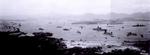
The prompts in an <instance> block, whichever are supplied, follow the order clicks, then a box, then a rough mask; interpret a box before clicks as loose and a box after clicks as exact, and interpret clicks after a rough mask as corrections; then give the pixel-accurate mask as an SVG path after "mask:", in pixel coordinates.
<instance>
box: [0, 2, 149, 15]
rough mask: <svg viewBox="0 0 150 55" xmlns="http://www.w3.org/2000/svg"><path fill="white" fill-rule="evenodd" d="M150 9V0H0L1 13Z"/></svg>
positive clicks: (62, 12)
mask: <svg viewBox="0 0 150 55" xmlns="http://www.w3.org/2000/svg"><path fill="white" fill-rule="evenodd" d="M145 11H150V0H0V12H1V13H0V14H1V15H49V14H86V13H91V14H108V13H110V12H116V13H134V12H145Z"/></svg>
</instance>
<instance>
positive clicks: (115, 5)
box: [111, 0, 150, 13]
mask: <svg viewBox="0 0 150 55" xmlns="http://www.w3.org/2000/svg"><path fill="white" fill-rule="evenodd" d="M111 11H112V12H117V13H135V12H147V11H150V0H111Z"/></svg>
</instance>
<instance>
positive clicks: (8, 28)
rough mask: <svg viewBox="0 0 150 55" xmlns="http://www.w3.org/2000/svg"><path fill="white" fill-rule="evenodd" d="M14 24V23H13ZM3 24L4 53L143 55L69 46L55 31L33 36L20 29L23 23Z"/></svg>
mask: <svg viewBox="0 0 150 55" xmlns="http://www.w3.org/2000/svg"><path fill="white" fill-rule="evenodd" d="M11 24H14V23H11ZM1 25H3V28H4V29H3V31H0V36H1V38H0V40H2V41H1V42H2V43H1V49H0V50H1V51H2V53H4V54H10V53H11V54H41V55H143V53H142V50H134V49H130V48H126V49H123V50H122V49H114V50H112V51H110V52H104V51H103V50H102V47H101V46H98V47H88V48H81V47H73V48H67V46H66V44H65V43H64V42H63V41H64V39H63V38H54V37H52V36H53V33H49V32H34V33H32V34H33V36H28V35H26V34H27V33H24V32H22V31H20V29H19V27H20V26H21V24H14V25H9V24H7V23H3V24H1Z"/></svg>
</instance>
